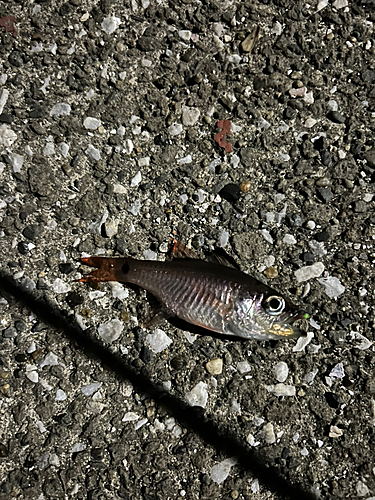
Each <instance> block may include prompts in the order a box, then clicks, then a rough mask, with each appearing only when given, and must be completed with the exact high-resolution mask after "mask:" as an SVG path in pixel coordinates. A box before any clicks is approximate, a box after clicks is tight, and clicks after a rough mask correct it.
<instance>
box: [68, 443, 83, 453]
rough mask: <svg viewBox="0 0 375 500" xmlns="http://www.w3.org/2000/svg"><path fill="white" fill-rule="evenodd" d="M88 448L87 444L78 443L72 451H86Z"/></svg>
mask: <svg viewBox="0 0 375 500" xmlns="http://www.w3.org/2000/svg"><path fill="white" fill-rule="evenodd" d="M86 448H87V446H86V445H85V444H83V443H77V444H75V445H74V446H73V448H72V449H71V450H70V453H79V452H80V451H84V450H85V449H86Z"/></svg>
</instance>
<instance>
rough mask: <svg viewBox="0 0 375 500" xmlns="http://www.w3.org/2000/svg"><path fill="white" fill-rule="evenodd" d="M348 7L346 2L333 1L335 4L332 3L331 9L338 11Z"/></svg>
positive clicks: (342, 0) (341, 0)
mask: <svg viewBox="0 0 375 500" xmlns="http://www.w3.org/2000/svg"><path fill="white" fill-rule="evenodd" d="M348 5H349V2H348V0H335V2H333V4H332V7H334V8H335V9H337V10H339V9H343V8H344V7H347V6H348Z"/></svg>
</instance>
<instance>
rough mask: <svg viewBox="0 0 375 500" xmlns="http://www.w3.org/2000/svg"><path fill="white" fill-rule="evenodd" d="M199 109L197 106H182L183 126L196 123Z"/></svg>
mask: <svg viewBox="0 0 375 500" xmlns="http://www.w3.org/2000/svg"><path fill="white" fill-rule="evenodd" d="M200 114H201V112H200V110H199V109H198V108H192V107H189V106H183V108H182V123H183V125H185V127H191V126H193V125H195V124H196V123H197V121H198V120H199V117H200Z"/></svg>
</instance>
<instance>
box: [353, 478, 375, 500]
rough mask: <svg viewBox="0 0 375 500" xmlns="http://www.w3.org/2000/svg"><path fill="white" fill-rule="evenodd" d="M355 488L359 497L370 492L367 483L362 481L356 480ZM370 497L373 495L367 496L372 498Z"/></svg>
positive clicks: (370, 499)
mask: <svg viewBox="0 0 375 500" xmlns="http://www.w3.org/2000/svg"><path fill="white" fill-rule="evenodd" d="M355 489H356V492H357V495H358V496H359V497H365V496H367V495H369V494H370V490H369V488H368V486H367V484H365V483H364V482H363V481H358V483H357V484H356V486H355ZM372 498H375V497H371V498H368V499H367V500H372Z"/></svg>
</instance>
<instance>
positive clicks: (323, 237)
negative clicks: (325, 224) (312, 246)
mask: <svg viewBox="0 0 375 500" xmlns="http://www.w3.org/2000/svg"><path fill="white" fill-rule="evenodd" d="M314 239H315V241H328V240H329V232H328V231H322V232H320V233H316V235H315V236H314Z"/></svg>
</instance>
